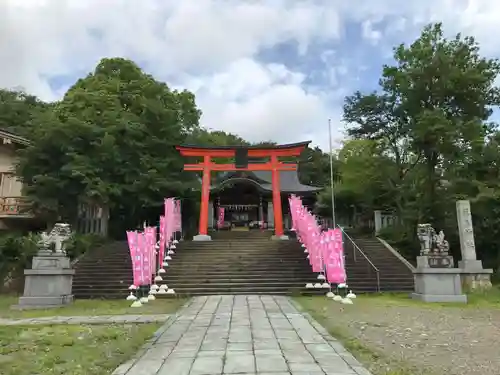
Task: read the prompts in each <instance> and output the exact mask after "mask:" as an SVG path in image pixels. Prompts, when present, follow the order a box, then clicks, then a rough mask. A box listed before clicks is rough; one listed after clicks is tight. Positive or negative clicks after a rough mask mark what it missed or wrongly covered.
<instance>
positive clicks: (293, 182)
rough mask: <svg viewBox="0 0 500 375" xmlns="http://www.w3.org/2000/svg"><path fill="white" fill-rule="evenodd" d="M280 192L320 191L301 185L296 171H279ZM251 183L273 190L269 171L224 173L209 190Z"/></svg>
mask: <svg viewBox="0 0 500 375" xmlns="http://www.w3.org/2000/svg"><path fill="white" fill-rule="evenodd" d="M279 174H280V191H281V192H282V193H314V192H318V191H320V190H321V188H320V187H316V186H310V185H304V184H301V183H300V181H299V176H298V174H297V171H280V172H279ZM244 180H246V181H248V182H252V183H254V184H256V185H258V187H259V188H260V189H261V190H263V191H267V192H271V191H272V190H273V186H272V172H271V171H252V172H250V171H248V172H247V171H245V172H238V171H234V172H226V173H223V174H221V175H220V176H219V178H218V181H217V183H215V184H214V185H213V186H212V188H211V190H219V189H220V188H222V187H223V186H224V185H225V184H227V183H230V182H238V181H244Z"/></svg>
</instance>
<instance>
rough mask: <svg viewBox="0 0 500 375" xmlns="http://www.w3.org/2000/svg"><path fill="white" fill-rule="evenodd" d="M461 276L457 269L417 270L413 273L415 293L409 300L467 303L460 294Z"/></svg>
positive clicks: (464, 296)
mask: <svg viewBox="0 0 500 375" xmlns="http://www.w3.org/2000/svg"><path fill="white" fill-rule="evenodd" d="M418 258H420V257H418ZM461 274H462V270H460V269H459V268H430V267H428V268H417V269H415V270H414V271H413V276H414V278H415V292H414V293H412V294H411V298H413V299H417V300H420V301H424V302H461V303H467V296H466V295H465V294H463V293H462V282H461Z"/></svg>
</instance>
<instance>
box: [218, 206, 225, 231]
mask: <svg viewBox="0 0 500 375" xmlns="http://www.w3.org/2000/svg"><path fill="white" fill-rule="evenodd" d="M218 211H219V213H218V215H217V216H218V217H217V228H219V229H220V228H222V227H223V226H224V213H225V209H224V207H219V208H218Z"/></svg>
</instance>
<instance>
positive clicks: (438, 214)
mask: <svg viewBox="0 0 500 375" xmlns="http://www.w3.org/2000/svg"><path fill="white" fill-rule="evenodd" d="M394 58H395V60H396V64H395V65H394V66H384V68H383V72H382V78H381V80H380V88H381V90H380V92H378V93H372V94H369V95H363V94H361V93H356V94H355V95H354V96H353V97H350V98H347V100H346V110H345V118H346V120H347V121H349V122H350V123H351V124H350V131H349V132H350V134H351V135H353V136H355V137H360V138H368V139H380V140H383V141H385V142H386V143H387V152H388V153H389V154H390V156H391V157H393V158H395V160H396V164H397V165H398V169H399V171H398V174H396V175H395V176H396V180H395V181H393V182H394V187H396V188H398V187H400V186H401V185H402V182H403V179H404V178H405V177H406V175H407V173H408V172H410V171H411V170H412V169H413V168H415V167H420V168H422V171H423V172H422V173H419V177H420V178H419V179H418V181H417V185H418V188H419V189H420V190H421V191H422V193H421V194H420V197H419V203H418V207H419V213H418V218H419V219H424V218H425V219H426V220H428V221H431V222H434V223H435V224H437V225H438V226H439V225H440V224H442V223H443V220H444V217H443V213H444V210H443V207H442V206H441V205H440V204H438V202H439V201H440V199H439V194H440V191H441V190H442V189H441V188H442V186H441V184H442V180H443V172H442V171H443V167H444V166H446V165H449V164H450V163H451V162H452V161H453V162H455V161H456V160H459V159H462V158H464V157H466V155H467V154H469V153H470V151H471V150H473V149H474V148H476V147H481V144H482V143H483V142H484V137H485V136H486V135H487V133H488V132H489V131H490V129H491V126H490V125H489V124H488V123H487V120H488V118H489V116H490V115H491V108H492V107H493V106H498V104H499V103H500V96H499V91H498V88H497V87H495V86H494V81H495V78H496V77H497V76H498V73H499V72H500V65H499V63H498V61H497V60H495V59H486V58H482V57H481V56H480V55H479V46H478V45H477V43H476V42H475V41H474V39H473V38H471V37H462V36H461V35H460V34H458V35H457V36H456V37H455V38H453V39H451V40H449V39H446V38H445V37H444V36H443V31H442V27H441V24H439V23H438V24H434V25H429V26H427V27H425V28H424V30H423V32H422V34H421V36H420V37H419V38H418V39H417V40H416V41H415V42H414V43H412V44H411V45H410V46H405V45H403V44H402V45H400V46H398V47H397V48H396V49H395V51H394ZM403 152H404V154H403ZM414 182H415V180H414V181H412V183H414ZM401 203H402V204H404V202H403V201H401ZM400 206H401V204H400ZM400 209H401V207H400Z"/></svg>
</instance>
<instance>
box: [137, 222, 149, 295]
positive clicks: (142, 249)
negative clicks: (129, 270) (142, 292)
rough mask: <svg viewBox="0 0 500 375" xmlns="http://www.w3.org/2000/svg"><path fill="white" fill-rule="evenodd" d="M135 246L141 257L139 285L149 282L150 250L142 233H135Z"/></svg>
mask: <svg viewBox="0 0 500 375" xmlns="http://www.w3.org/2000/svg"><path fill="white" fill-rule="evenodd" d="M137 248H138V249H139V253H140V254H141V258H142V262H141V263H142V264H141V266H142V267H141V271H140V274H141V276H140V282H141V284H140V285H146V284H151V251H150V249H149V246H148V241H147V238H146V235H145V234H144V233H141V232H139V233H137Z"/></svg>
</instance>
